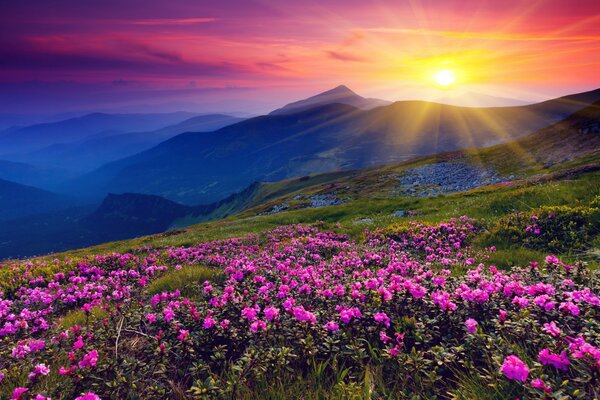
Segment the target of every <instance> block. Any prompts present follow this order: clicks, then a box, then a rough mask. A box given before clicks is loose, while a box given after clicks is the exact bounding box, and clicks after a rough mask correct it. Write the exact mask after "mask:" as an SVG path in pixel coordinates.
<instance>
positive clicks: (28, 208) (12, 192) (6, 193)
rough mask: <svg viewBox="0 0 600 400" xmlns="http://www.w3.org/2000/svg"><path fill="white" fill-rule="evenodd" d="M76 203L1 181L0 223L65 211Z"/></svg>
mask: <svg viewBox="0 0 600 400" xmlns="http://www.w3.org/2000/svg"><path fill="white" fill-rule="evenodd" d="M76 203H77V201H76V200H75V199H73V198H70V197H67V196H62V195H58V194H56V193H52V192H49V191H46V190H42V189H38V188H35V187H32V186H26V185H21V184H19V183H15V182H11V181H7V180H4V179H0V221H6V220H9V219H14V218H19V217H24V216H28V215H35V214H41V213H46V212H49V211H54V210H59V209H65V208H69V207H72V206H73V205H74V204H76ZM3 229H6V226H5V227H3Z"/></svg>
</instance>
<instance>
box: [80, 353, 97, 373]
mask: <svg viewBox="0 0 600 400" xmlns="http://www.w3.org/2000/svg"><path fill="white" fill-rule="evenodd" d="M97 362H98V352H97V351H96V350H92V351H90V352H89V353H87V354H86V355H85V356H83V358H82V359H81V361H79V364H78V365H79V368H82V369H83V368H93V367H95V366H96V363H97Z"/></svg>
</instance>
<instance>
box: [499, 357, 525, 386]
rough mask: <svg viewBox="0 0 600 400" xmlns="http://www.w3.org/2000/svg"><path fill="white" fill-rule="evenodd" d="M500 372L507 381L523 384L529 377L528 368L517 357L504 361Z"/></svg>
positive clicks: (507, 358)
mask: <svg viewBox="0 0 600 400" xmlns="http://www.w3.org/2000/svg"><path fill="white" fill-rule="evenodd" d="M500 372H502V373H503V374H504V376H506V377H507V378H508V379H512V380H516V381H521V382H525V381H527V377H528V376H529V368H528V367H527V364H525V363H524V362H523V361H521V359H520V358H519V357H517V356H513V355H511V356H508V357H506V358H505V359H504V363H503V364H502V366H501V367H500Z"/></svg>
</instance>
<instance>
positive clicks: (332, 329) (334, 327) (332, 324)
mask: <svg viewBox="0 0 600 400" xmlns="http://www.w3.org/2000/svg"><path fill="white" fill-rule="evenodd" d="M324 327H325V329H327V330H328V331H330V332H335V331H337V330H339V329H340V326H339V325H338V324H336V323H335V322H333V321H329V322H327V323H326V324H325V325H324Z"/></svg>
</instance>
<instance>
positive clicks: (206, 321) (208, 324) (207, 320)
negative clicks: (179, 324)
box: [202, 315, 217, 329]
mask: <svg viewBox="0 0 600 400" xmlns="http://www.w3.org/2000/svg"><path fill="white" fill-rule="evenodd" d="M216 324H217V322H216V321H215V320H214V319H213V317H211V316H210V315H209V316H207V317H206V318H204V322H203V323H202V328H203V329H211V328H212V327H213V326H215V325H216Z"/></svg>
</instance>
